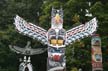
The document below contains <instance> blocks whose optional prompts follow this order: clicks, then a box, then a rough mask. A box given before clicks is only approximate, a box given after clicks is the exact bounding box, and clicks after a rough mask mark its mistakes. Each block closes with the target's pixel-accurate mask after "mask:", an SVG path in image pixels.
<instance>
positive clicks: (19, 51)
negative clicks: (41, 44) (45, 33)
mask: <svg viewBox="0 0 108 71" xmlns="http://www.w3.org/2000/svg"><path fill="white" fill-rule="evenodd" d="M9 48H10V49H11V50H12V51H14V52H16V53H17V54H23V55H35V54H41V53H44V52H45V51H47V48H36V49H32V48H20V47H17V46H11V45H9Z"/></svg>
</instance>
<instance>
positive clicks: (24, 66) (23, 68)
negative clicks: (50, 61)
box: [9, 42, 47, 71]
mask: <svg viewBox="0 0 108 71" xmlns="http://www.w3.org/2000/svg"><path fill="white" fill-rule="evenodd" d="M9 48H10V49H11V50H12V51H14V52H16V53H17V54H21V55H24V59H21V58H20V59H19V61H20V65H19V71H33V67H32V64H31V58H30V56H31V55H36V54H41V53H43V52H45V51H46V50H47V49H46V48H37V49H32V48H31V46H30V42H28V43H27V45H26V46H25V48H20V47H17V46H11V45H9Z"/></svg>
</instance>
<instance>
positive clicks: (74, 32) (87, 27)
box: [65, 18, 97, 45]
mask: <svg viewBox="0 0 108 71" xmlns="http://www.w3.org/2000/svg"><path fill="white" fill-rule="evenodd" d="M96 28H97V20H96V18H93V19H92V20H90V21H89V22H87V23H86V24H82V25H79V26H77V27H75V28H72V29H70V30H68V31H67V32H66V35H67V39H66V43H65V44H66V45H68V44H70V43H72V42H74V41H75V40H77V39H81V38H84V37H87V36H89V35H92V34H93V33H94V32H95V31H96Z"/></svg>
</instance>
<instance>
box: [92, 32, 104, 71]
mask: <svg viewBox="0 0 108 71" xmlns="http://www.w3.org/2000/svg"><path fill="white" fill-rule="evenodd" d="M91 45H92V71H103V65H102V51H101V38H100V36H99V35H98V34H95V35H93V37H92V40H91Z"/></svg>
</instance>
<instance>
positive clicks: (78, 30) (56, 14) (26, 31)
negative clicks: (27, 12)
mask: <svg viewBox="0 0 108 71" xmlns="http://www.w3.org/2000/svg"><path fill="white" fill-rule="evenodd" d="M14 19H15V23H14V24H15V26H16V29H17V30H18V31H19V33H21V34H23V35H28V36H29V37H32V38H33V39H37V40H39V41H41V42H42V43H43V44H46V45H48V58H47V71H65V68H66V59H65V46H66V45H69V44H72V43H73V42H75V41H76V40H78V39H82V38H84V37H87V36H89V35H92V33H93V32H95V31H96V28H97V20H96V18H93V19H92V20H91V21H89V22H87V23H85V24H81V25H79V26H77V27H75V28H72V29H70V30H68V31H66V30H65V29H63V10H62V8H61V9H54V8H52V12H51V28H50V29H49V30H48V31H46V30H45V29H43V28H41V27H39V26H36V25H34V24H32V23H29V22H26V21H25V20H24V19H23V18H21V17H19V16H18V15H16V17H15V18H14Z"/></svg>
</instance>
